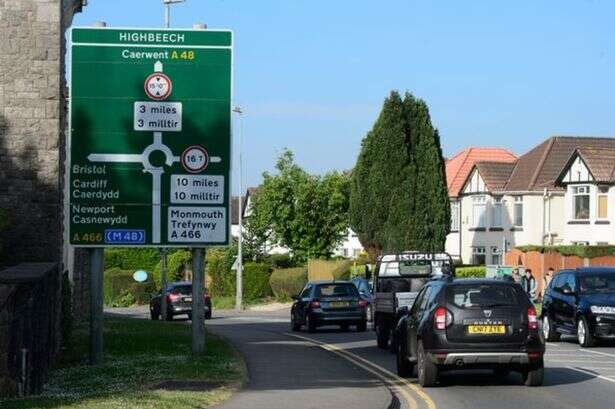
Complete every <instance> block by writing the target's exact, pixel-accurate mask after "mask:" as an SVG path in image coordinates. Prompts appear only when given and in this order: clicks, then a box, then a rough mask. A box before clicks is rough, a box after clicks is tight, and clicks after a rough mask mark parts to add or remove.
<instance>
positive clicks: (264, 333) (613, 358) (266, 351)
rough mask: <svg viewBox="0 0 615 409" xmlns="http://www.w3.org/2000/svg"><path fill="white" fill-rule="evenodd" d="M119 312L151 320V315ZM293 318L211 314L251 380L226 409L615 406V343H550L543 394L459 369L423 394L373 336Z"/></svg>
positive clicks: (516, 379) (517, 380)
mask: <svg viewBox="0 0 615 409" xmlns="http://www.w3.org/2000/svg"><path fill="white" fill-rule="evenodd" d="M113 313H120V314H122V315H129V316H133V317H138V318H147V310H146V309H114V310H113ZM288 317H289V313H288V309H287V308H283V309H281V310H275V311H245V312H241V313H237V312H234V311H214V319H212V320H211V321H207V323H206V327H207V329H208V330H209V331H212V332H215V333H217V334H220V335H222V336H225V337H226V338H228V339H229V340H230V341H231V342H232V343H233V344H234V345H235V347H236V348H237V349H238V350H239V351H240V352H241V353H242V354H243V355H244V357H245V360H246V364H247V367H248V373H249V382H248V384H247V385H246V387H245V388H244V389H243V390H242V391H240V392H239V393H237V394H236V395H235V396H234V397H233V398H231V399H230V400H229V401H227V402H226V403H224V404H223V405H222V406H220V409H239V408H241V409H243V408H250V409H260V408H263V409H264V408H267V409H276V408H289V407H292V408H293V409H304V408H305V409H308V408H309V409H311V408H319V409H321V408H346V407H348V408H353V409H379V408H390V409H394V408H409V409H419V408H429V409H435V408H444V409H461V408H468V409H470V408H471V409H481V408H485V409H487V408H488V409H491V408H498V409H508V408H510V409H519V408H520V407H522V408H545V409H550V408H553V409H555V408H557V409H562V408H566V409H568V408H570V409H572V408H612V407H615V403H614V402H615V399H614V398H615V344H611V345H601V346H600V347H596V348H580V347H579V345H578V344H577V343H576V341H575V340H574V339H573V338H564V339H563V341H562V342H557V343H548V344H547V353H546V356H545V367H546V370H545V384H544V386H542V387H536V388H528V387H526V386H523V385H522V384H521V377H520V375H518V374H516V373H512V374H511V375H509V376H508V377H506V378H504V379H498V378H496V377H494V376H493V374H492V372H491V371H478V372H476V371H454V372H450V373H445V374H444V375H442V377H441V384H440V386H438V387H435V388H425V389H423V388H421V387H419V386H418V385H417V383H416V379H415V378H410V379H401V378H399V377H397V376H396V375H395V357H394V355H392V354H390V353H388V352H386V351H382V350H379V349H378V348H377V347H376V341H375V334H374V333H373V332H372V331H368V332H365V333H357V332H341V331H339V330H337V329H335V328H330V329H328V328H323V329H320V330H319V331H318V332H316V333H314V334H308V333H306V332H300V333H292V332H291V331H290V322H289V318H288ZM186 323H187V324H189V323H190V321H186Z"/></svg>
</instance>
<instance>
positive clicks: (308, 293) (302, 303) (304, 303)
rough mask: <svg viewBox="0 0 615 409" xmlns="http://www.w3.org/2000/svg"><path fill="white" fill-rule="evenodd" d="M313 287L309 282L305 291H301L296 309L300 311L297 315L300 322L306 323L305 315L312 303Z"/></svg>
mask: <svg viewBox="0 0 615 409" xmlns="http://www.w3.org/2000/svg"><path fill="white" fill-rule="evenodd" d="M313 287H314V286H312V285H310V284H308V285H307V286H306V287H305V288H304V289H303V291H301V294H299V297H297V307H296V309H295V311H296V312H297V313H298V315H297V316H296V318H297V321H298V322H301V323H305V316H306V313H307V308H308V306H309V305H310V301H311V299H312V288H313Z"/></svg>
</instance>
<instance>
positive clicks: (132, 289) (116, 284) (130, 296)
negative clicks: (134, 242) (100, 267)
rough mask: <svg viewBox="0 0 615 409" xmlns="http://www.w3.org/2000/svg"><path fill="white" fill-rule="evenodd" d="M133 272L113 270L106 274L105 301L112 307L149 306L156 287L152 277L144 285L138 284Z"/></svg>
mask: <svg viewBox="0 0 615 409" xmlns="http://www.w3.org/2000/svg"><path fill="white" fill-rule="evenodd" d="M133 273H134V272H133V271H131V270H122V269H119V268H112V269H110V270H107V271H105V274H104V301H105V305H107V306H110V307H129V306H131V305H133V304H147V303H148V302H149V300H150V297H151V295H152V293H154V292H156V285H155V284H154V281H153V280H152V278H151V277H148V279H147V281H145V282H143V283H138V282H136V281H135V280H134V279H133V278H132V275H133Z"/></svg>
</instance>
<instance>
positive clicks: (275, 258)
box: [265, 254, 296, 269]
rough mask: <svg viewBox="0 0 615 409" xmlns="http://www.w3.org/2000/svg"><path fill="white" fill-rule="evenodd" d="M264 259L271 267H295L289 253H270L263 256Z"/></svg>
mask: <svg viewBox="0 0 615 409" xmlns="http://www.w3.org/2000/svg"><path fill="white" fill-rule="evenodd" d="M265 261H266V262H267V263H269V264H270V265H271V268H273V269H281V268H293V267H296V263H295V261H294V260H293V259H292V258H291V257H290V255H289V254H271V255H269V256H268V257H266V258H265Z"/></svg>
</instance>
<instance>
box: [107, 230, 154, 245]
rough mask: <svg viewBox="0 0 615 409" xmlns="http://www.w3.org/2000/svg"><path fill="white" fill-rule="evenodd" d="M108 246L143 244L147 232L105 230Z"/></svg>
mask: <svg viewBox="0 0 615 409" xmlns="http://www.w3.org/2000/svg"><path fill="white" fill-rule="evenodd" d="M105 243H107V244H143V243H145V230H125V229H107V230H105Z"/></svg>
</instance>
